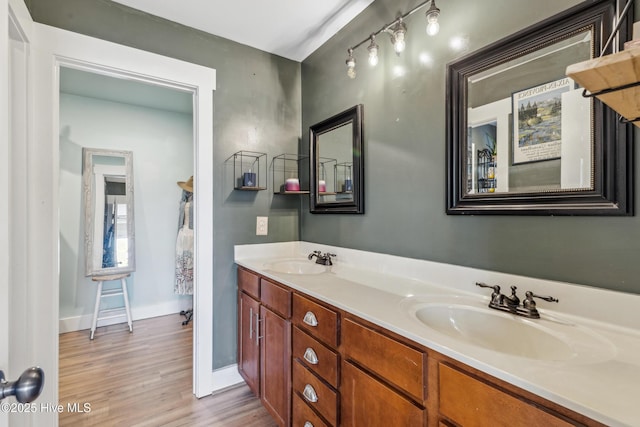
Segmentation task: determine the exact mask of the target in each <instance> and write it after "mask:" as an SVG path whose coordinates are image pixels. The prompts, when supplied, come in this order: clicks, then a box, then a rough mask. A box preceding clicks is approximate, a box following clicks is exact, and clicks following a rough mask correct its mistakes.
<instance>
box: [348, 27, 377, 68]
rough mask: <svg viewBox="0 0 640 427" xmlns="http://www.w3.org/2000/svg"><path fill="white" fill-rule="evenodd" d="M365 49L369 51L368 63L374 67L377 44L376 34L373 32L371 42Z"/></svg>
mask: <svg viewBox="0 0 640 427" xmlns="http://www.w3.org/2000/svg"><path fill="white" fill-rule="evenodd" d="M367 50H368V51H369V65H371V66H372V67H375V66H376V65H378V45H377V44H376V36H374V35H373V34H371V43H370V44H369V47H367ZM352 52H353V50H352Z"/></svg>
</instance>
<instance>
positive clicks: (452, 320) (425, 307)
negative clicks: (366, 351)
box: [415, 303, 602, 361]
mask: <svg viewBox="0 0 640 427" xmlns="http://www.w3.org/2000/svg"><path fill="white" fill-rule="evenodd" d="M415 317H416V318H417V319H418V320H419V321H420V322H422V324H424V325H425V326H427V327H429V328H430V329H433V330H435V331H437V332H440V333H442V334H445V335H448V336H450V337H452V338H455V339H457V340H460V341H462V342H464V343H468V344H472V345H475V346H479V347H483V348H486V349H489V350H493V351H496V352H500V353H505V354H509V355H514V356H520V357H526V358H529V359H536V360H546V361H566V360H569V359H574V358H576V357H578V356H579V354H578V352H579V349H581V348H582V349H585V348H588V347H592V346H593V347H598V346H599V345H600V346H601V345H602V343H601V341H600V340H597V339H595V337H592V336H589V334H586V333H585V332H584V331H580V330H578V329H577V328H576V327H575V326H567V325H562V327H564V328H565V329H567V328H574V329H575V330H572V331H569V333H567V331H565V330H562V327H560V328H559V330H558V331H556V330H552V329H549V328H545V327H543V326H541V325H540V322H541V321H540V320H529V319H526V318H520V317H516V316H514V315H511V314H508V313H502V312H499V311H493V310H492V309H489V308H486V307H475V306H471V305H463V304H443V303H440V304H439V303H432V304H420V305H419V308H418V309H417V310H416V311H415ZM585 342H586V344H585ZM575 343H578V345H577V346H576V345H573V344H575ZM585 345H586V347H584V346H585ZM601 348H602V347H601ZM595 356H596V355H595V354H594V353H593V352H591V351H590V354H589V355H588V356H587V358H591V357H595ZM601 356H602V355H601Z"/></svg>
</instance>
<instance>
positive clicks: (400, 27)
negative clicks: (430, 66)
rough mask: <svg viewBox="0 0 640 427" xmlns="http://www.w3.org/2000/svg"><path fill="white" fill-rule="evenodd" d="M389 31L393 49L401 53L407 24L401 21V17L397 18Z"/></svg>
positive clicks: (404, 45) (404, 44)
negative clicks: (396, 21)
mask: <svg viewBox="0 0 640 427" xmlns="http://www.w3.org/2000/svg"><path fill="white" fill-rule="evenodd" d="M390 31H391V43H392V44H393V50H395V51H396V53H402V52H403V51H404V48H405V47H406V43H405V41H404V36H405V34H407V26H406V25H405V23H404V22H403V21H402V18H399V19H398V23H397V24H396V25H394V26H393V28H391V29H390Z"/></svg>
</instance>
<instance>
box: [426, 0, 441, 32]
mask: <svg viewBox="0 0 640 427" xmlns="http://www.w3.org/2000/svg"><path fill="white" fill-rule="evenodd" d="M426 15H427V34H428V35H430V36H435V35H436V34H438V31H440V24H438V17H439V16H440V9H438V7H437V6H436V3H435V1H434V0H431V6H429V9H428V10H427V14H426Z"/></svg>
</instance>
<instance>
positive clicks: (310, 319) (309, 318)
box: [302, 311, 318, 327]
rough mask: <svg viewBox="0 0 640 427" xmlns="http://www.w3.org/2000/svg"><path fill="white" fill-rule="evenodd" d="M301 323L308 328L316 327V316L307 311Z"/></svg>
mask: <svg viewBox="0 0 640 427" xmlns="http://www.w3.org/2000/svg"><path fill="white" fill-rule="evenodd" d="M302 321H303V322H304V323H306V324H307V325H309V326H313V327H316V326H318V319H317V318H316V315H315V314H313V312H311V311H307V314H305V315H304V319H302Z"/></svg>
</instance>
